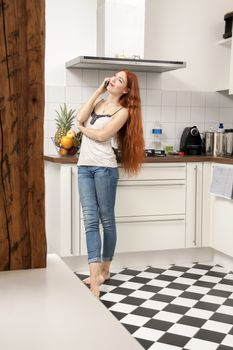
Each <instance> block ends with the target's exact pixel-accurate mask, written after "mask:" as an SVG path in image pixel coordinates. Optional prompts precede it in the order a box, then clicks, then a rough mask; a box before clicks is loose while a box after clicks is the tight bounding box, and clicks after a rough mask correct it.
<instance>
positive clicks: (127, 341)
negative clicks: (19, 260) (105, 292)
mask: <svg viewBox="0 0 233 350" xmlns="http://www.w3.org/2000/svg"><path fill="white" fill-rule="evenodd" d="M0 310H1V311H0V347H1V349H2V350H16V349H17V350H92V349H95V350H109V349H111V350H119V349H122V350H124V349H125V350H126V349H127V350H129V349H132V350H134V349H135V350H140V349H142V347H141V345H140V344H139V343H138V342H137V341H136V340H135V339H134V338H133V337H132V336H131V335H130V333H128V331H127V330H126V329H125V328H124V327H123V326H122V325H121V324H120V322H118V320H117V319H115V317H114V316H113V315H112V314H111V313H110V312H109V311H108V309H107V308H105V306H104V305H103V304H102V303H101V302H100V301H99V300H97V299H96V298H95V297H94V296H93V295H92V294H91V292H90V291H89V290H88V289H87V287H86V286H85V285H84V284H83V283H82V282H81V281H80V280H79V279H78V278H77V277H76V276H75V274H74V273H72V271H71V270H70V269H69V268H68V267H67V266H66V265H65V264H64V263H63V262H62V260H61V259H60V258H59V257H57V256H56V255H53V254H51V255H48V266H47V268H46V269H33V270H20V271H7V272H1V273H0Z"/></svg>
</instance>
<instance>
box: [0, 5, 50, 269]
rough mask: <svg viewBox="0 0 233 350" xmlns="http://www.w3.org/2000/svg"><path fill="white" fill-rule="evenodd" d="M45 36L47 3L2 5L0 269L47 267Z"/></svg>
mask: <svg viewBox="0 0 233 350" xmlns="http://www.w3.org/2000/svg"><path fill="white" fill-rule="evenodd" d="M44 35H45V1H44V0H25V1H18V0H4V1H3V0H0V79H1V82H0V86H1V89H0V157H1V169H0V270H7V269H10V270H11V269H26V268H37V267H45V266H46V237H45V208H44V191H45V190H44V165H43V120H44V48H45V38H44Z"/></svg>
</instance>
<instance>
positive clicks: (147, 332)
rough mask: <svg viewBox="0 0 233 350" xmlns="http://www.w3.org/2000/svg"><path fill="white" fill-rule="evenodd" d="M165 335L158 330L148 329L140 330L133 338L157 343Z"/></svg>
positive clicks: (142, 328)
mask: <svg viewBox="0 0 233 350" xmlns="http://www.w3.org/2000/svg"><path fill="white" fill-rule="evenodd" d="M163 334H164V332H163V331H159V330H157V329H151V328H146V327H141V328H139V329H138V330H137V331H136V332H135V333H134V334H133V336H134V337H136V338H143V339H146V340H151V341H154V342H155V341H157V340H158V339H159V338H161V336H162V335H163Z"/></svg>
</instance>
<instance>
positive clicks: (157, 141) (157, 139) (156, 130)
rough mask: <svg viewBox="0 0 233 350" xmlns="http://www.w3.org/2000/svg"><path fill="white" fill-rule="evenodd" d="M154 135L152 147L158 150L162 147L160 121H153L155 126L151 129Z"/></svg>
mask: <svg viewBox="0 0 233 350" xmlns="http://www.w3.org/2000/svg"><path fill="white" fill-rule="evenodd" d="M152 134H153V136H154V149H155V150H156V151H160V150H161V149H162V128H161V124H160V122H156V123H155V128H154V129H152Z"/></svg>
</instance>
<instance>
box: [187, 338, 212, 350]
mask: <svg viewBox="0 0 233 350" xmlns="http://www.w3.org/2000/svg"><path fill="white" fill-rule="evenodd" d="M217 347H218V344H217V343H213V342H209V341H206V340H203V339H197V338H191V339H190V340H189V342H188V343H187V344H186V345H185V349H187V350H217Z"/></svg>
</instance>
